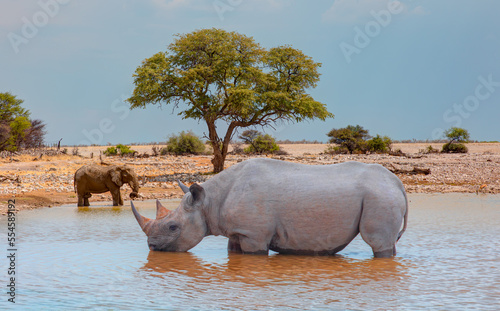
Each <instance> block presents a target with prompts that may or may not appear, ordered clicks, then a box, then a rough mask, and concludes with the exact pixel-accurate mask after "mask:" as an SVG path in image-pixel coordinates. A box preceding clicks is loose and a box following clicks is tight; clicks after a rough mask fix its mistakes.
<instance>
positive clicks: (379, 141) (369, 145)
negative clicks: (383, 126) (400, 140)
mask: <svg viewBox="0 0 500 311" xmlns="http://www.w3.org/2000/svg"><path fill="white" fill-rule="evenodd" d="M391 145H392V140H391V139H390V138H389V137H387V136H384V137H380V135H378V134H377V136H375V137H373V138H372V139H370V140H367V141H366V149H368V151H371V152H376V153H388V152H390V151H391Z"/></svg>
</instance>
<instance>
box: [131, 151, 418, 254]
mask: <svg viewBox="0 0 500 311" xmlns="http://www.w3.org/2000/svg"><path fill="white" fill-rule="evenodd" d="M179 185H180V187H181V189H182V190H183V191H184V193H185V194H184V197H183V198H182V201H181V203H180V205H179V206H178V207H177V208H176V209H175V210H173V211H169V210H167V209H166V208H165V207H163V206H162V205H161V203H160V202H159V201H158V200H157V201H156V205H157V206H156V219H149V218H147V217H144V216H142V215H140V214H139V212H138V211H137V209H136V208H135V206H134V204H133V202H131V207H132V212H133V214H134V216H135V218H136V219H137V221H138V223H139V225H140V227H141V228H142V230H143V231H144V233H145V234H146V235H147V243H148V246H149V249H150V250H152V251H174V252H184V251H188V250H189V249H191V248H193V247H194V246H195V245H197V244H198V243H199V242H200V241H201V240H202V239H203V238H204V237H205V236H208V235H222V236H225V237H228V238H229V241H228V251H229V252H237V253H243V254H268V253H269V250H272V251H275V252H278V253H282V254H298V255H334V254H336V253H337V252H339V251H341V250H342V249H344V248H345V247H346V246H347V245H348V244H349V243H350V242H351V241H352V240H353V239H354V238H355V237H356V236H357V235H358V234H359V233H360V234H361V237H362V238H363V240H364V241H365V242H366V243H367V244H368V245H369V246H370V247H371V248H372V251H373V255H374V257H375V258H386V257H393V256H395V255H396V243H397V241H398V240H399V239H400V238H401V236H402V235H403V233H404V232H405V230H406V227H407V222H408V200H407V197H406V191H405V189H404V186H403V184H402V182H401V180H399V178H398V177H396V175H394V174H393V173H391V172H390V171H389V170H387V169H386V168H384V167H383V166H381V165H379V164H364V163H359V162H345V163H340V164H332V165H306V164H298V163H291V162H285V161H280V160H273V159H251V160H247V161H243V162H240V163H238V164H236V165H233V166H231V167H230V168H228V169H226V170H224V171H222V172H221V173H219V174H218V175H216V176H214V177H212V178H211V179H209V180H207V181H206V182H204V183H202V184H197V183H194V184H192V185H191V186H190V187H189V188H188V187H187V186H185V185H184V184H182V183H181V182H179ZM401 226H402V229H401Z"/></svg>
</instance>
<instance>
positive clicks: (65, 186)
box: [0, 143, 500, 214]
mask: <svg viewBox="0 0 500 311" xmlns="http://www.w3.org/2000/svg"><path fill="white" fill-rule="evenodd" d="M428 146H429V144H423V143H422V144H421V143H407V144H394V145H393V150H397V149H401V151H402V152H403V153H404V154H405V155H400V156H395V155H386V154H371V155H365V154H362V155H329V154H324V153H323V152H324V151H325V149H326V147H327V145H324V144H285V145H281V149H282V150H284V151H286V152H287V153H288V154H287V155H268V156H267V157H272V158H276V159H280V160H284V161H291V162H298V163H307V164H311V165H324V164H334V163H340V162H345V161H360V162H365V163H379V164H382V165H384V166H385V167H387V168H388V169H390V170H392V171H394V172H396V174H397V175H398V177H399V178H400V179H401V180H402V181H403V183H404V185H405V187H406V190H407V191H408V192H410V193H412V192H426V193H444V192H467V193H477V194H478V195H479V194H484V193H500V143H471V144H467V147H468V148H469V153H467V154H440V153H424V152H423V150H425V149H426V148H427V147H428ZM432 146H433V147H434V148H436V149H439V150H440V149H441V146H442V144H432ZM152 147H153V146H151V145H149V146H132V147H131V148H132V149H134V150H136V151H138V154H139V156H136V157H119V156H114V157H106V156H99V155H100V153H101V152H102V151H104V150H105V149H106V148H107V147H104V146H101V147H99V146H97V147H80V148H78V153H79V155H78V156H73V155H69V154H72V149H73V148H72V147H69V148H67V149H68V152H67V153H68V154H57V155H46V154H44V155H42V156H40V153H38V154H37V153H36V152H35V153H33V154H22V155H14V156H7V157H4V158H0V212H1V213H2V214H5V211H6V208H7V201H8V200H9V199H13V198H15V200H16V208H17V209H26V208H35V207H42V206H54V205H61V204H68V203H75V205H76V202H77V197H76V193H75V192H74V187H73V176H74V173H75V171H76V170H77V169H78V168H79V167H80V166H82V165H85V164H91V163H95V164H100V163H101V161H102V162H104V163H105V164H118V165H123V164H126V165H129V166H131V167H133V168H134V169H135V171H136V173H137V175H138V176H139V178H140V182H141V189H140V192H139V195H140V197H139V198H138V200H148V199H155V198H158V199H163V198H179V197H181V195H182V192H181V191H180V189H179V188H178V186H177V184H176V182H175V180H177V179H180V180H181V181H183V182H185V183H186V184H188V185H189V184H191V183H193V182H203V181H205V180H206V179H208V178H210V177H212V176H213V175H212V174H210V172H211V170H212V165H211V162H210V160H211V158H212V157H211V156H210V155H203V156H171V155H167V156H151V155H152V153H153V152H152ZM156 147H161V146H156ZM145 154H146V155H145ZM252 157H266V156H248V155H229V156H228V157H227V160H226V167H229V166H231V165H234V164H236V163H238V162H241V161H244V160H246V159H249V158H252ZM425 172H428V174H424V173H425ZM429 172H430V173H429ZM130 192H131V190H130V188H129V186H128V185H124V186H123V187H122V195H123V198H124V200H127V199H128V197H129V194H130ZM110 200H111V195H110V194H109V193H104V194H94V195H93V196H92V198H90V204H91V205H92V202H97V201H110Z"/></svg>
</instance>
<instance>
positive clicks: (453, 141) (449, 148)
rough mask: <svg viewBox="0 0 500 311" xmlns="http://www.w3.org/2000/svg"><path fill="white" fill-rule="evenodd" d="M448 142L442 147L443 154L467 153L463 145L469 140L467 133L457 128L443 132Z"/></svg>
mask: <svg viewBox="0 0 500 311" xmlns="http://www.w3.org/2000/svg"><path fill="white" fill-rule="evenodd" d="M444 135H445V137H447V138H448V139H449V140H450V141H449V142H447V143H446V144H444V145H443V149H442V150H441V152H443V153H467V152H468V151H469V149H468V148H467V146H465V145H464V144H463V143H467V142H468V141H469V139H470V134H469V131H467V130H466V129H463V128H459V127H452V128H450V129H448V130H446V131H445V132H444Z"/></svg>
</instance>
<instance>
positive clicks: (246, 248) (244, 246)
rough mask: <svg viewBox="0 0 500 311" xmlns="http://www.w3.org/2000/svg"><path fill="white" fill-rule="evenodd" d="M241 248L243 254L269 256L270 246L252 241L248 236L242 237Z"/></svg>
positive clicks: (262, 242) (258, 241)
mask: <svg viewBox="0 0 500 311" xmlns="http://www.w3.org/2000/svg"><path fill="white" fill-rule="evenodd" d="M239 240H240V248H241V252H242V253H243V254H255V255H267V254H269V246H268V244H267V243H266V242H264V241H260V240H256V239H252V238H250V237H247V236H242V235H240V237H239Z"/></svg>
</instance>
